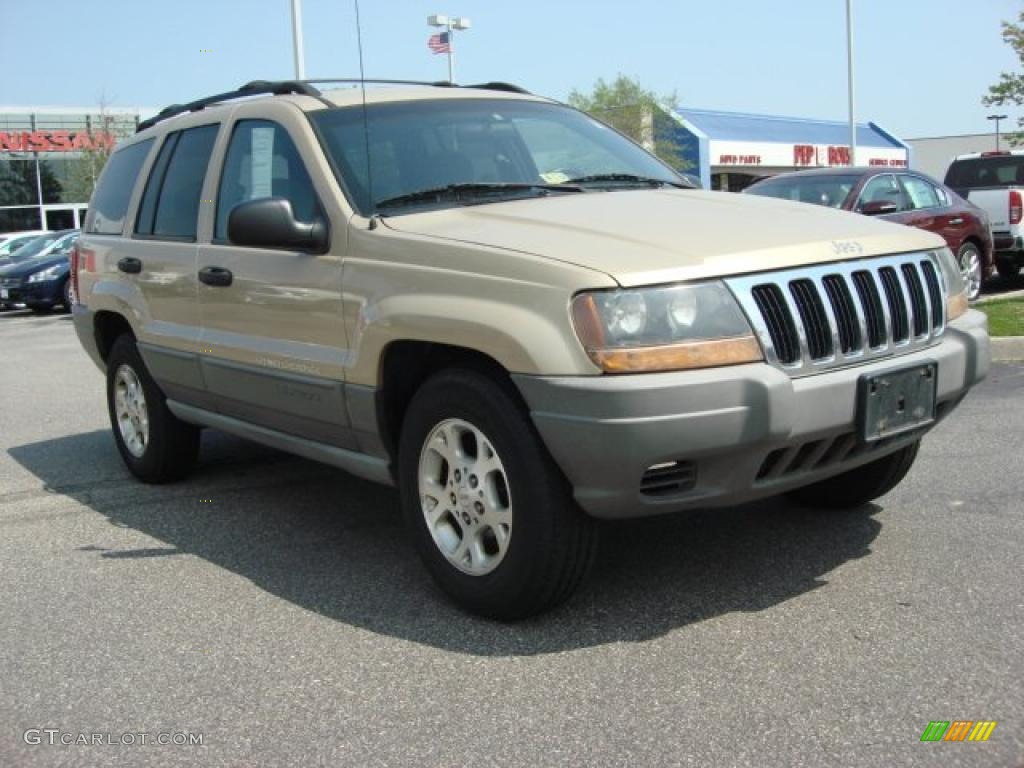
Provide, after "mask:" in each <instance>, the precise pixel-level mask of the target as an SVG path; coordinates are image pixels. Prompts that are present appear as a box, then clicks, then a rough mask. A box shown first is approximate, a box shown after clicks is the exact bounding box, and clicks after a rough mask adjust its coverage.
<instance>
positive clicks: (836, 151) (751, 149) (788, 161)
mask: <svg viewBox="0 0 1024 768" xmlns="http://www.w3.org/2000/svg"><path fill="white" fill-rule="evenodd" d="M711 162H712V164H713V165H732V166H746V167H750V166H754V167H757V166H761V167H765V168H819V167H830V166H843V165H849V164H850V147H849V146H848V145H842V146H829V145H824V144H782V143H775V142H755V141H712V142H711ZM857 164H858V165H871V166H884V167H887V168H906V167H907V151H906V150H905V149H902V148H900V147H892V148H887V147H857Z"/></svg>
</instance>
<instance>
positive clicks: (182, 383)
mask: <svg viewBox="0 0 1024 768" xmlns="http://www.w3.org/2000/svg"><path fill="white" fill-rule="evenodd" d="M219 130H220V123H206V124H202V125H197V126H194V127H190V128H185V129H183V130H178V131H171V132H169V133H167V134H166V135H165V136H164V137H163V141H162V142H161V144H160V147H159V150H158V151H157V154H156V158H155V159H154V161H153V163H152V166H151V167H150V170H149V175H148V177H147V180H146V184H145V187H144V189H143V192H142V197H141V200H140V201H139V203H138V208H137V213H136V216H135V221H134V224H133V227H132V244H133V246H134V247H133V248H132V249H131V251H130V252H129V253H127V254H126V255H125V256H124V257H123V258H120V259H119V260H118V267H117V268H118V269H119V271H120V272H121V273H122V275H123V277H124V279H125V280H127V281H129V282H132V283H134V284H135V285H136V286H137V288H138V290H139V292H140V293H141V294H142V297H143V303H142V307H143V309H144V315H143V317H142V318H141V319H142V329H141V333H140V337H139V350H140V352H141V353H142V356H143V358H144V359H145V361H146V365H147V367H148V368H149V370H150V371H151V372H152V374H153V376H154V378H155V379H156V380H157V381H158V382H159V383H160V385H161V387H163V389H164V391H165V392H166V394H167V396H168V397H169V398H171V399H174V400H182V401H184V402H188V403H193V404H197V405H202V404H205V403H206V402H207V399H206V396H205V393H204V386H203V382H202V376H201V374H200V371H199V359H198V349H199V335H200V326H199V308H198V304H197V286H198V282H197V280H196V251H197V244H196V243H197V235H198V220H199V215H200V211H201V208H202V206H203V205H204V202H203V198H202V191H203V185H204V182H205V180H206V175H207V170H208V168H209V164H210V157H211V155H212V152H213V147H214V144H215V142H216V140H217V134H218V132H219Z"/></svg>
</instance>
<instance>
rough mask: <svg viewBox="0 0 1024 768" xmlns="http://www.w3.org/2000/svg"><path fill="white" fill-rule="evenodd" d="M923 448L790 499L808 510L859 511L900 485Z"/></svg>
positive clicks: (811, 487) (867, 466) (908, 450)
mask: <svg viewBox="0 0 1024 768" xmlns="http://www.w3.org/2000/svg"><path fill="white" fill-rule="evenodd" d="M920 447H921V441H920V440H918V441H917V442H915V443H912V444H910V445H908V446H906V447H905V448H901V449H900V450H898V451H896V452H895V453H891V454H889V455H888V456H884V457H882V458H881V459H878V460H877V461H873V462H871V463H870V464H865V465H863V466H861V467H857V468H856V469H851V470H850V471H849V472H844V473H843V474H841V475H836V476H835V477H830V478H828V479H827V480H822V481H820V482H817V483H814V484H813V485H806V486H804V487H803V488H797V489H796V490H794V491H790V492H789V493H787V494H786V495H787V496H788V497H789V498H790V499H792V500H793V501H795V502H796V503H797V504H799V505H800V506H804V507H818V508H821V509H856V508H857V507H860V506H863V505H864V504H867V503H868V502H869V501H873V500H874V499H877V498H878V497H879V496H884V495H885V494H887V493H888V492H889V491H891V490H892V489H893V488H895V487H896V486H897V485H899V484H900V482H901V481H902V480H903V478H904V477H906V476H907V472H909V471H910V468H911V467H912V466H913V464H914V459H916V458H917V450H918V448H920Z"/></svg>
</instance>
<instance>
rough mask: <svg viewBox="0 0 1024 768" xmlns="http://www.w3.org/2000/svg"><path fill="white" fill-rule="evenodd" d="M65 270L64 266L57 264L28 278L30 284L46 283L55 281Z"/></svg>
mask: <svg viewBox="0 0 1024 768" xmlns="http://www.w3.org/2000/svg"><path fill="white" fill-rule="evenodd" d="M63 270H64V265H63V264H55V265H54V266H52V267H49V268H48V269H44V270H41V271H39V272H33V273H32V274H31V275H29V276H28V281H29V282H30V283H45V282H46V281H47V280H55V279H57V278H58V277H59V276H60V273H61V272H62V271H63Z"/></svg>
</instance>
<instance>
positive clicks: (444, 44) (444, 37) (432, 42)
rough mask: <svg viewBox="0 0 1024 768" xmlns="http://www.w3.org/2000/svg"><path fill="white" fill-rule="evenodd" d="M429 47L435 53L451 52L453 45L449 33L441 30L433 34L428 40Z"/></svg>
mask: <svg viewBox="0 0 1024 768" xmlns="http://www.w3.org/2000/svg"><path fill="white" fill-rule="evenodd" d="M427 47H428V48H429V49H430V50H432V51H433V52H434V53H450V52H451V50H452V45H451V42H450V41H449V39H448V33H447V32H441V33H440V34H437V35H431V36H430V39H429V40H427Z"/></svg>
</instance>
